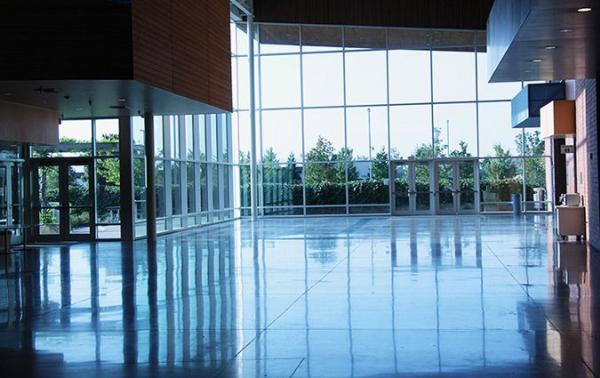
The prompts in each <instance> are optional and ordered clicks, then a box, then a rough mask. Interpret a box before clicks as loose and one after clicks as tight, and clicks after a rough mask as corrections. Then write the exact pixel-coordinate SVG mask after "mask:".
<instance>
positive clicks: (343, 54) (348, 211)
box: [342, 27, 370, 214]
mask: <svg viewBox="0 0 600 378" xmlns="http://www.w3.org/2000/svg"><path fill="white" fill-rule="evenodd" d="M342 79H343V80H342V84H343V87H342V88H343V93H344V148H348V133H347V132H346V126H347V107H346V106H347V105H348V104H347V96H346V33H345V28H344V27H342ZM369 147H370V146H369ZM344 176H345V182H344V189H345V193H346V202H345V203H346V214H349V213H350V208H349V198H348V162H347V161H346V158H345V157H344Z"/></svg>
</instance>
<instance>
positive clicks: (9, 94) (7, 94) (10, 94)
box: [4, 92, 12, 96]
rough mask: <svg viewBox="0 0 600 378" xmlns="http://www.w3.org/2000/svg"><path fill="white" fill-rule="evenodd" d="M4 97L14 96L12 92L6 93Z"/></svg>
mask: <svg viewBox="0 0 600 378" xmlns="http://www.w3.org/2000/svg"><path fill="white" fill-rule="evenodd" d="M4 95H5V96H12V93H10V92H4Z"/></svg>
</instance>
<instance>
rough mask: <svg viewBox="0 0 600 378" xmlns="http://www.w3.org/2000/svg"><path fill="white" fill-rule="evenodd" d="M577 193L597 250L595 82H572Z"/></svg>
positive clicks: (599, 198) (599, 185)
mask: <svg viewBox="0 0 600 378" xmlns="http://www.w3.org/2000/svg"><path fill="white" fill-rule="evenodd" d="M575 100H576V104H575V107H576V110H575V112H576V135H577V142H576V143H577V147H576V158H577V174H576V185H577V189H578V192H579V193H580V194H582V195H583V202H584V206H586V211H587V218H588V219H587V220H588V231H587V234H588V238H589V240H590V243H591V244H592V245H593V246H594V247H595V248H598V249H600V181H599V174H598V157H599V156H598V152H599V151H598V113H597V109H598V98H597V88H596V80H594V79H588V80H578V81H576V83H575Z"/></svg>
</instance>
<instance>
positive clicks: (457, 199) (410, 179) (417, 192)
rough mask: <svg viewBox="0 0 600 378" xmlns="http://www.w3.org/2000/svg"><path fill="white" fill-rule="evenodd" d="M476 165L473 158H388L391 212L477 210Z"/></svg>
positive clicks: (464, 212)
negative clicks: (402, 159)
mask: <svg viewBox="0 0 600 378" xmlns="http://www.w3.org/2000/svg"><path fill="white" fill-rule="evenodd" d="M478 168H479V165H478V162H477V160H476V159H441V160H419V161H392V162H391V164H390V171H391V172H390V173H391V174H390V178H391V186H392V190H391V213H392V214H393V215H431V214H476V213H478V211H479V190H478V188H479V169H478Z"/></svg>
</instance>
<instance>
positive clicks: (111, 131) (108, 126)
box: [96, 119, 119, 156]
mask: <svg viewBox="0 0 600 378" xmlns="http://www.w3.org/2000/svg"><path fill="white" fill-rule="evenodd" d="M96 154H97V155H109V156H118V155H119V120H118V119H99V120H96Z"/></svg>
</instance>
